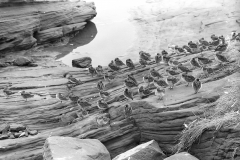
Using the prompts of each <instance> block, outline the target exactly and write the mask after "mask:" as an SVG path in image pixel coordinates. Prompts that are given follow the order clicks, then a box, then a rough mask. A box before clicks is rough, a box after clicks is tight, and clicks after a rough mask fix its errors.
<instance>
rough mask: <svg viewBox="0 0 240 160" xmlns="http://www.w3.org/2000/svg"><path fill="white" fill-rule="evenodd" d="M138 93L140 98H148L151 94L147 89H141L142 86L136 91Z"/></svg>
mask: <svg viewBox="0 0 240 160" xmlns="http://www.w3.org/2000/svg"><path fill="white" fill-rule="evenodd" d="M138 93H139V94H140V97H141V98H143V97H145V96H149V95H150V94H151V93H152V92H151V91H150V90H149V88H143V86H141V87H140V88H139V89H138Z"/></svg>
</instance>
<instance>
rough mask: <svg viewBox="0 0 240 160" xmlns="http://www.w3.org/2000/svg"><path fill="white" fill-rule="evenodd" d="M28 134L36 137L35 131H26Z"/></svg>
mask: <svg viewBox="0 0 240 160" xmlns="http://www.w3.org/2000/svg"><path fill="white" fill-rule="evenodd" d="M28 133H29V134H30V135H36V134H38V131H37V130H32V131H28Z"/></svg>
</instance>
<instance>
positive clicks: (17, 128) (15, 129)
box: [10, 123, 26, 132]
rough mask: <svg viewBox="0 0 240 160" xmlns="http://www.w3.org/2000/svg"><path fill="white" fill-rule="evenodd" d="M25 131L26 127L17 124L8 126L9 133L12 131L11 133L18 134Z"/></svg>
mask: <svg viewBox="0 0 240 160" xmlns="http://www.w3.org/2000/svg"><path fill="white" fill-rule="evenodd" d="M25 129H26V126H24V125H22V124H18V123H12V124H10V131H13V132H19V131H23V130H25Z"/></svg>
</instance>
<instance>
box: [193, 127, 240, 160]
mask: <svg viewBox="0 0 240 160" xmlns="http://www.w3.org/2000/svg"><path fill="white" fill-rule="evenodd" d="M239 135H240V129H239V128H238V127H237V128H235V127H231V128H230V127H229V128H221V129H220V130H217V131H216V130H208V131H205V132H204V133H203V134H202V135H201V137H200V138H199V140H197V141H196V143H194V144H193V146H192V147H191V149H190V151H189V152H190V153H191V154H192V155H194V156H196V157H197V158H199V159H200V160H212V159H219V160H220V159H223V160H225V159H226V160H227V159H234V160H238V159H240V150H239V149H238V147H239Z"/></svg>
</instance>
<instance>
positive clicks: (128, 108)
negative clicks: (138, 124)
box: [124, 104, 132, 119]
mask: <svg viewBox="0 0 240 160" xmlns="http://www.w3.org/2000/svg"><path fill="white" fill-rule="evenodd" d="M124 115H125V118H126V119H130V118H131V115H132V107H131V106H130V104H126V105H125V107H124Z"/></svg>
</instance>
